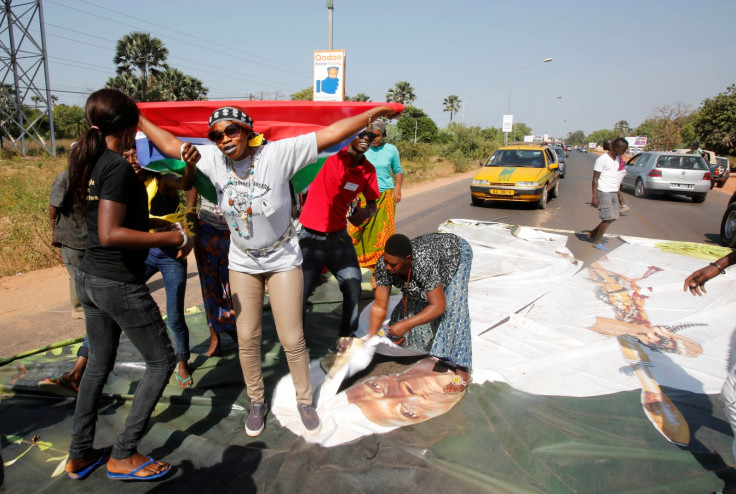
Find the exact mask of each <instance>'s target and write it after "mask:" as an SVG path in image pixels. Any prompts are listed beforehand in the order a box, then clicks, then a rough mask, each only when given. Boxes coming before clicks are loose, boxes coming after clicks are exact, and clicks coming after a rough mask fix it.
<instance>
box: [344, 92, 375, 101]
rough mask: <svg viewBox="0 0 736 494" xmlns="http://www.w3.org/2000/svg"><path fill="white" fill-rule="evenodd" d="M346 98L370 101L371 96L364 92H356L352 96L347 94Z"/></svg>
mask: <svg viewBox="0 0 736 494" xmlns="http://www.w3.org/2000/svg"><path fill="white" fill-rule="evenodd" d="M346 99H347V100H348V101H370V100H371V97H370V96H368V95H367V94H365V93H358V94H356V95H355V96H352V97H350V96H349V97H347V98H346Z"/></svg>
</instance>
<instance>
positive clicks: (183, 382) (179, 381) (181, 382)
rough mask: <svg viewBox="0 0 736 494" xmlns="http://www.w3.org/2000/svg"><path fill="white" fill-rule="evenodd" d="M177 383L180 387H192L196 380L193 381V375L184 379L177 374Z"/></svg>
mask: <svg viewBox="0 0 736 494" xmlns="http://www.w3.org/2000/svg"><path fill="white" fill-rule="evenodd" d="M176 384H177V385H178V386H179V387H180V388H185V389H186V388H191V387H192V386H194V381H192V376H189V377H187V378H186V379H182V378H181V376H180V375H179V374H176Z"/></svg>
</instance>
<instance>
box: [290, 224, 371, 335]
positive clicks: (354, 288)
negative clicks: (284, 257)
mask: <svg viewBox="0 0 736 494" xmlns="http://www.w3.org/2000/svg"><path fill="white" fill-rule="evenodd" d="M299 247H301V249H302V256H303V257H304V262H303V263H302V271H303V272H304V300H303V306H302V307H303V310H305V311H306V309H307V300H308V299H309V296H310V295H311V294H312V292H313V291H314V287H315V285H316V284H317V280H318V279H319V276H320V274H321V273H322V268H323V267H325V266H327V269H328V270H329V271H330V273H332V274H333V275H334V276H335V278H337V283H338V285H339V287H340V291H341V292H342V321H341V322H340V336H350V335H352V334H353V333H355V331H356V330H357V329H358V309H359V304H360V294H361V293H362V291H363V289H362V288H361V286H360V284H361V282H362V277H361V274H360V264H358V255H357V254H356V253H355V247H354V246H353V239H352V238H351V237H350V235H349V234H348V231H347V230H342V231H339V232H334V233H330V234H329V235H318V234H314V233H310V232H308V231H307V230H305V229H302V231H301V232H300V233H299Z"/></svg>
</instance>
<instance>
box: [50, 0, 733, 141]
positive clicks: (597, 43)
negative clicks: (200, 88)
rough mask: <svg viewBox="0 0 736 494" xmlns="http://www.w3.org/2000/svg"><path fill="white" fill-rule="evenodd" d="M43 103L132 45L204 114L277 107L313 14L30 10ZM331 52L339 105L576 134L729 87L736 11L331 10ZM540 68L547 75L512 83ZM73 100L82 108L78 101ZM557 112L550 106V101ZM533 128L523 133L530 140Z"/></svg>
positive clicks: (313, 0)
mask: <svg viewBox="0 0 736 494" xmlns="http://www.w3.org/2000/svg"><path fill="white" fill-rule="evenodd" d="M43 6H44V16H45V21H46V33H47V44H48V51H49V62H50V68H49V72H50V78H51V86H52V91H54V90H55V92H54V94H56V95H57V96H59V98H60V100H61V102H62V103H67V104H78V105H84V101H85V99H86V94H89V92H91V91H94V90H96V89H99V88H100V87H102V86H103V85H104V83H105V81H106V80H107V79H108V78H109V77H111V76H114V75H115V66H114V64H113V62H112V59H113V56H114V50H115V42H116V41H117V40H118V39H119V38H120V37H122V36H123V35H125V34H127V33H130V32H132V31H146V32H150V33H151V34H152V35H154V36H156V37H158V38H159V39H161V40H162V41H163V42H164V44H165V45H166V47H167V48H168V50H169V53H170V54H169V64H170V65H172V66H174V67H176V68H178V69H180V70H182V71H183V72H184V73H187V74H190V75H193V76H195V77H198V78H199V79H201V80H202V81H203V83H204V85H205V86H207V87H209V88H210V92H209V97H210V98H211V99H243V98H245V97H247V95H248V94H249V93H253V94H259V93H261V92H265V93H267V94H270V95H272V94H274V92H275V91H278V92H280V94H281V95H282V97H285V98H288V95H289V94H291V93H294V92H296V91H299V90H301V89H303V88H305V87H309V86H311V84H312V53H313V51H314V50H324V49H327V18H328V14H327V8H326V2H325V0H267V1H262V2H248V1H238V0H229V1H228V0H226V1H206V2H201V1H197V2H195V1H192V0H176V1H174V0H145V1H144V0H127V1H125V2H114V3H113V2H108V1H103V0H43ZM334 6H335V9H334V33H333V40H334V41H333V48H334V49H344V50H345V51H346V59H347V69H346V78H347V80H346V89H347V93H348V94H349V95H355V94H357V93H359V92H363V93H366V94H368V95H369V96H371V98H372V100H373V101H383V100H385V94H386V90H387V89H388V88H390V87H392V86H393V85H394V83H396V82H397V81H400V80H406V81H409V82H410V83H411V84H412V86H413V87H414V89H415V94H416V96H417V99H416V101H415V102H414V105H415V106H417V107H419V108H421V109H423V110H424V111H425V112H426V113H427V114H428V115H429V116H430V117H431V118H432V119H433V120H434V121H435V122H436V123H437V124H438V126H440V127H444V126H446V125H447V123H448V122H449V113H447V112H443V111H442V100H443V99H444V98H446V97H447V96H448V95H450V94H456V95H458V96H459V97H460V99H461V100H462V102H463V107H464V108H463V110H462V111H461V112H460V113H459V114H458V115H456V116H455V117H454V118H455V119H456V120H458V121H461V122H465V123H466V124H469V125H480V126H482V127H489V126H495V127H500V126H501V123H502V116H503V114H505V113H506V107H507V101H508V95H509V79H510V77H511V75H512V71H513V80H512V84H511V113H512V114H513V115H514V118H515V121H516V122H519V121H522V122H525V123H526V124H527V125H529V126H530V127H533V128H534V130H535V132H536V133H544V132H545V131H547V132H549V133H550V134H551V135H557V136H559V135H564V134H566V133H567V132H568V131H575V130H583V131H584V132H585V133H586V134H588V133H590V132H592V131H594V130H598V129H602V128H613V125H614V123H615V122H617V121H619V120H627V121H628V122H629V124H630V125H631V126H634V127H635V126H637V125H639V124H640V123H641V122H642V121H644V120H645V119H646V118H647V117H649V116H651V115H652V114H653V111H654V108H656V107H658V106H662V105H671V104H674V103H677V102H680V103H683V104H686V105H689V106H690V107H691V108H692V109H697V108H698V107H699V106H700V104H701V102H702V101H703V100H704V99H705V98H708V97H711V96H715V95H716V94H718V93H719V92H722V91H724V90H725V89H726V88H727V87H728V86H729V85H730V84H733V83H736V63H734V60H736V29H734V28H733V22H734V20H735V19H736V2H734V1H733V0H702V1H698V2H693V1H683V0H654V1H647V0H642V1H620V2H601V1H596V0H593V1H583V0H568V1H557V2H549V1H547V2H542V1H537V0H528V1H526V2H523V3H521V2H508V1H507V2H499V1H496V0H464V1H463V0H459V1H438V0H424V1H419V0H370V1H356V0H334ZM548 57H551V58H552V59H553V61H552V62H549V63H544V64H538V65H534V66H532V67H527V68H523V69H518V70H514V68H516V67H520V66H523V65H528V64H533V63H535V62H539V61H542V60H544V59H545V58H548ZM76 93H85V94H76ZM558 96H561V97H562V98H561V99H557V97H558ZM535 123H536V125H535Z"/></svg>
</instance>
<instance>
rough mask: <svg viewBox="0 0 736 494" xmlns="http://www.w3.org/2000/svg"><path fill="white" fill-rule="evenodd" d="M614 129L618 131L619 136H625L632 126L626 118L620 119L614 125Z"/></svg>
mask: <svg viewBox="0 0 736 494" xmlns="http://www.w3.org/2000/svg"><path fill="white" fill-rule="evenodd" d="M613 130H615V131H617V132H618V136H619V137H623V136H625V135H626V134H628V133H629V132H630V131H631V127H629V122H627V121H626V120H619V121H618V122H616V124H615V125H614V126H613Z"/></svg>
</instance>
